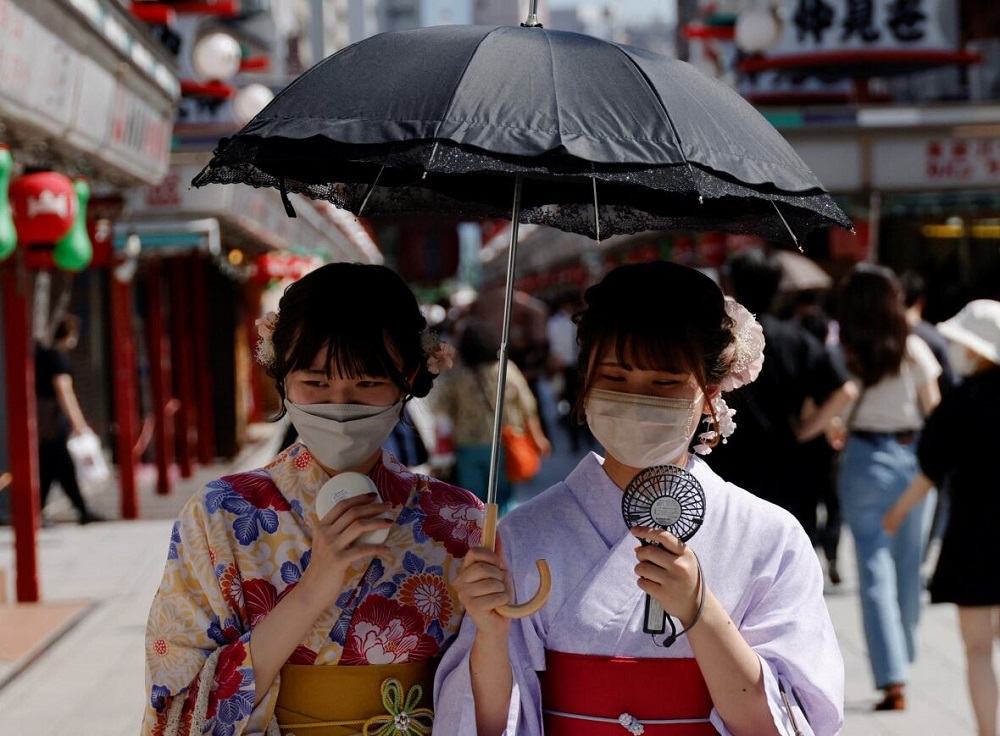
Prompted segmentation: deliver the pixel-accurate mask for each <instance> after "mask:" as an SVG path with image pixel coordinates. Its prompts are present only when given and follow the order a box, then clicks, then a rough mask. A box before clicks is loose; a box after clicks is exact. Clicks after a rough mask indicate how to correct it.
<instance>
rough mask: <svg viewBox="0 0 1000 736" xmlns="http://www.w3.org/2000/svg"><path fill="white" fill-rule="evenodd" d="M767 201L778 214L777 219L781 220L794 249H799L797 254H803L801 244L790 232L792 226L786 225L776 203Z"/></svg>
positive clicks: (771, 200) (770, 200)
mask: <svg viewBox="0 0 1000 736" xmlns="http://www.w3.org/2000/svg"><path fill="white" fill-rule="evenodd" d="M768 201H769V202H770V203H771V206H772V207H774V211H775V212H777V213H778V217H780V218H781V222H782V223H783V224H784V226H785V229H786V230H787V231H788V234H789V235H791V236H792V242H793V243H795V247H796V248H798V249H799V253H804V252H805V251H803V250H802V244H801V243H799V239H798V238H797V237H795V233H794V232H792V226H791V225H789V224H788V220H786V219H785V216H784V215H783V214H781V210H779V209H778V203H777V202H775V201H774V200H773V199H768Z"/></svg>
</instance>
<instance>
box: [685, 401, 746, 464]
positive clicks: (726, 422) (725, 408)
mask: <svg viewBox="0 0 1000 736" xmlns="http://www.w3.org/2000/svg"><path fill="white" fill-rule="evenodd" d="M712 408H713V409H714V410H715V418H716V420H717V421H718V423H719V431H718V433H716V431H715V430H714V429H711V428H709V429H708V430H707V431H705V432H702V433H701V434H699V435H698V439H699V440H700V442H699V443H698V444H697V445H695V446H694V451H695V452H696V453H698V454H699V455H710V454H711V453H712V444H711V443H714V442H715V439H716V435H718V437H719V438H720V439H721V440H722V444H726V441H727V440H728V439H729V438H730V437H731V436H732V435H733V432H735V431H736V422H734V421H733V417H734V416H736V410H735V409H730V408H729V405H728V404H726V400H725V399H724V398H722V396H721V394H720V395H719V396H716V397H715V398H714V399H713V400H712ZM705 421H706V422H708V423H709V424H711V419H710V418H708V417H706V418H705Z"/></svg>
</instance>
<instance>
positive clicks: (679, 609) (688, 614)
mask: <svg viewBox="0 0 1000 736" xmlns="http://www.w3.org/2000/svg"><path fill="white" fill-rule="evenodd" d="M632 535H633V536H634V537H636V538H637V539H642V540H645V541H647V542H656V543H657V544H659V545H660V546H656V545H642V546H640V547H637V548H636V550H635V556H636V559H638V560H639V564H637V565H636V566H635V574H636V575H638V576H639V587H640V588H641V589H642V590H643V591H644V592H645V593H648V594H649V595H650V596H652V597H653V598H654V599H655V600H656V601H657V603H659V604H660V606H661V607H662V608H663V610H664V611H666V612H667V613H669V614H670V615H671V616H673V617H674V618H676V619H677V620H679V621H680V622H681V624H682V625H683V626H684V627H685V628H687V627H688V626H690V625H691V624H692V622H693V621H694V618H695V616H696V615H697V612H698V601H699V599H700V593H701V591H700V589H699V585H700V584H701V583H700V581H699V575H698V558H697V557H695V554H694V552H693V551H692V550H691V549H690V548H689V547H688V546H687V545H686V544H684V542H682V541H681V540H679V539H678V538H677V537H675V536H674V535H673V534H671V533H670V532H665V531H662V530H660V529H647V528H645V527H638V526H637V527H633V528H632Z"/></svg>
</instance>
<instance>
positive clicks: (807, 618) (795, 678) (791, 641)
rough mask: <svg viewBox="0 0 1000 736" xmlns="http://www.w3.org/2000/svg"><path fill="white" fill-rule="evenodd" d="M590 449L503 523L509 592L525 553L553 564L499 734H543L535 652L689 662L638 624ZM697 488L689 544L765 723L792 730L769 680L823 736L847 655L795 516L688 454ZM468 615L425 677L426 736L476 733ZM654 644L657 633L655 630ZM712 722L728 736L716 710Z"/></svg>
mask: <svg viewBox="0 0 1000 736" xmlns="http://www.w3.org/2000/svg"><path fill="white" fill-rule="evenodd" d="M601 462H602V460H601V459H600V458H599V457H597V456H596V455H593V454H591V455H589V456H588V457H586V458H584V459H583V460H582V461H581V462H580V464H579V465H578V466H577V467H576V469H575V470H573V472H572V473H570V475H569V477H567V478H566V480H565V481H564V482H562V483H559V484H557V485H555V486H553V487H552V488H549V489H548V490H547V491H545V492H544V493H542V494H540V495H539V496H537V497H536V498H534V499H532V500H530V501H528V502H527V503H525V504H523V505H521V506H519V507H518V508H516V509H515V510H514V511H512V512H511V513H510V514H508V515H507V516H506V517H504V519H503V521H502V522H501V524H500V530H501V534H502V536H503V542H504V552H505V555H506V557H507V562H508V565H509V566H510V569H511V572H512V575H513V578H514V581H515V586H516V588H517V597H518V600H526V599H527V598H528V597H530V596H531V595H532V593H533V592H534V591H535V590H536V589H537V585H538V575H537V573H536V571H535V560H536V559H538V558H545V559H547V560H548V562H549V565H550V567H551V569H552V578H553V580H552V595H551V597H550V598H549V601H548V603H547V604H546V605H545V606H544V607H543V608H542V609H541V611H539V612H538V613H536V614H534V615H532V616H528V617H526V618H523V619H519V620H515V621H514V622H513V624H512V626H511V636H510V658H511V664H512V667H513V675H514V688H513V692H512V695H511V703H510V710H509V712H508V717H507V734H509V735H513V734H517V736H535V735H536V734H542V733H543V727H542V708H543V704H542V702H541V693H540V688H539V682H538V677H537V675H536V672H537V671H540V670H544V668H545V649H547V648H548V649H552V650H556V651H561V652H567V653H574V654H591V655H603V656H619V657H641V658H651V657H692V656H693V655H692V652H691V648H690V646H689V644H688V642H687V637H685V636H681V637H680V638H679V639H678V640H677V642H676V643H675V644H674V645H673V646H672V647H670V648H669V649H665V648H663V647H662V646H657V645H656V644H655V643H654V642H653V640H652V637H651V636H650V635H649V634H645V633H643V631H642V624H643V614H644V600H645V596H644V593H643V592H642V590H640V589H639V587H638V585H637V584H636V575H635V572H634V567H635V565H636V559H635V553H634V551H633V550H634V548H635V546H636V539H635V538H634V537H633V536H631V535H630V534H628V532H627V529H626V526H625V523H624V521H623V520H622V514H621V498H622V493H621V490H620V489H619V488H618V487H617V486H615V485H614V483H613V482H612V481H611V479H610V478H609V477H608V476H607V474H606V473H605V472H604V470H603V468H602V467H601ZM687 469H688V471H690V472H691V473H693V474H694V475H695V477H696V478H697V479H698V480H699V482H700V483H701V484H702V486H703V487H704V490H705V497H706V504H705V520H704V523H703V525H702V527H701V528H700V530H699V531H698V532H697V534H695V535H694V537H692V538H691V539H690V540H689V541H688V544H689V546H690V547H691V548H692V549H693V550H694V551H695V552H696V553H697V554H698V557H699V559H700V560H701V565H702V570H703V572H704V576H705V580H706V581H707V583H708V586H709V588H710V589H711V590H712V592H713V593H714V594H715V596H716V598H718V599H719V601H720V602H721V603H722V605H723V606H724V607H725V608H726V610H727V611H728V612H729V614H730V616H731V617H732V620H733V622H734V623H735V624H736V625H737V626H738V627H739V629H740V632H741V633H742V634H743V637H744V638H745V639H746V641H747V642H748V643H749V644H750V646H751V647H753V649H754V651H755V652H756V653H757V655H758V657H760V660H761V663H762V665H763V672H764V678H765V686H766V691H767V697H768V701H769V703H770V707H771V713H772V714H773V716H774V722H775V724H776V726H777V727H778V730H779V731H780V732H781V733H787V734H791V733H793V731H792V728H791V724H790V721H789V719H788V716H787V714H786V712H785V708H784V706H783V701H782V697H781V693H780V690H779V682H780V683H781V684H782V685H783V686H784V689H785V691H786V692H787V693H788V695H789V697H790V699H791V700H792V702H793V703H795V702H796V701H797V702H798V703H799V704H800V705H801V710H800V709H799V707H798V706H795V719H796V721H797V724H798V726H799V728H801V729H802V731H803V733H805V734H816V735H817V736H828V735H830V734H836V733H838V732H839V730H840V728H841V725H842V723H843V702H844V663H843V658H842V656H841V653H840V648H839V646H838V644H837V640H836V636H835V634H834V630H833V624H832V622H831V621H830V616H829V612H828V611H827V608H826V603H825V601H824V599H823V574H822V570H821V568H820V564H819V561H818V559H817V557H816V553H815V551H814V550H813V548H812V545H811V544H810V542H809V539H808V537H807V536H806V534H805V532H804V531H803V529H802V527H801V526H800V525H799V523H798V522H797V521H796V520H795V519H794V518H793V517H792V516H791V515H790V514H789V513H787V512H786V511H785V510H783V509H781V508H779V507H777V506H774V505H772V504H770V503H767V502H765V501H762V500H760V499H758V498H756V497H755V496H753V495H751V494H750V493H747V492H746V491H743V490H742V489H740V488H737V487H736V486H734V485H732V484H730V483H726V482H725V481H723V480H722V479H721V478H720V477H719V476H718V475H716V474H715V473H714V471H712V469H711V468H709V466H708V465H707V464H706V463H705V462H704V461H702V460H700V459H699V458H693V459H692V460H691V462H690V464H689V465H688V468H687ZM474 636H475V625H474V624H473V623H472V621H471V620H470V619H469V618H468V617H466V618H465V620H464V621H463V623H462V629H461V632H460V633H459V637H458V639H457V640H456V641H455V643H454V644H453V645H452V647H451V648H450V649H449V650H448V651H447V652H446V654H445V656H444V660H443V661H442V663H441V666H440V668H439V669H438V672H437V678H436V682H435V701H436V706H435V711H436V714H437V715H436V720H435V727H434V734H435V736H448V735H450V734H456V735H457V734H462V735H465V734H474V733H475V732H476V725H475V706H474V703H473V700H472V689H471V683H470V678H469V651H470V649H471V647H472V642H473V638H474ZM659 639H662V637H659V638H658V640H659ZM711 719H712V723H713V725H714V726H715V728H716V729H717V730H718V731H719V733H721V734H729V731H728V730H727V729H726V727H725V724H723V722H722V720H721V718H720V717H719V715H718V712H717V711H716V710H715V709H713V711H712V714H711Z"/></svg>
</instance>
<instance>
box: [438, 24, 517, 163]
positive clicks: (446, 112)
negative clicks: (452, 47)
mask: <svg viewBox="0 0 1000 736" xmlns="http://www.w3.org/2000/svg"><path fill="white" fill-rule="evenodd" d="M500 28H501V26H497V27H496V28H494V29H493V30H492V31H490V32H489V33H484V34H483V36H482V38H480V39H479V41H478V42H477V43H476V48H474V49H473V50H472V53H471V54H469V58H468V59H466V61H465V67H464V68H463V69H462V73H461V74H459V75H458V82H456V84H455V86H454V87H453V88H452V90H451V96H450V97H449V98H448V104H447V105H445V108H444V114H443V115H442V116H441V117H440V118H439V119H438V121H437V126H435V128H434V136H433V138H432V140H433V141H435V143H436V142H437V141H439V140H440V138H439V136H440V134H441V126H442V125H444V121H445V120H449V119H450V118H451V108H452V105H454V104H455V96H456V95H457V94H458V88H459V87H460V86H462V82H463V81H464V80H465V73H466V72H467V71H468V70H469V65H470V64H472V60H473V59H475V58H476V54H477V53H479V47H480V46H482V45H483V42H484V41H486V39H487V38H489V37H490V36H492V35H493V34H494V33H496V32H497V30H499V29H500ZM452 142H453V143H458V141H452ZM436 152H437V146H436V145H435V147H434V150H433V151H432V152H431V157H430V159H429V160H428V161H427V167H426V168H427V169H429V168H430V165H431V163H432V162H433V161H434V153H436ZM426 175H427V171H426V170H425V171H424V176H425V177H426Z"/></svg>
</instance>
